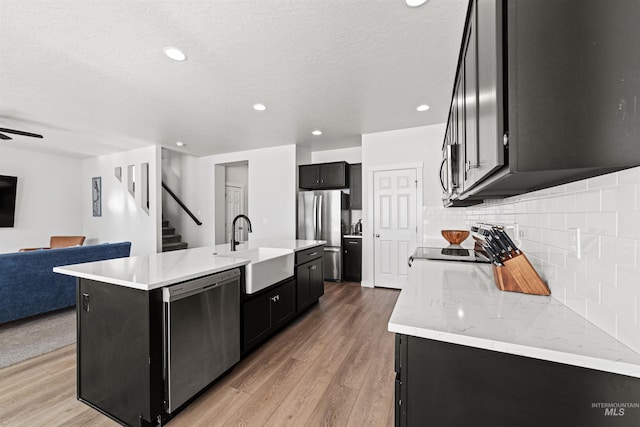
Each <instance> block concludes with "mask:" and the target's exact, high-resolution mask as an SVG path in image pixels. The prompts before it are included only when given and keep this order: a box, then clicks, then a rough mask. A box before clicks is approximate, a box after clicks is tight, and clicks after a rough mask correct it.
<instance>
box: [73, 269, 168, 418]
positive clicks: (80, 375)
mask: <svg viewBox="0 0 640 427" xmlns="http://www.w3.org/2000/svg"><path fill="white" fill-rule="evenodd" d="M76 301H77V320H78V322H77V327H78V344H77V358H78V360H77V364H78V366H77V385H78V387H77V393H78V394H77V395H78V399H79V400H80V401H82V402H84V403H86V404H88V405H90V406H92V407H93V408H95V409H97V410H99V411H100V412H102V413H104V414H105V415H107V416H109V417H110V418H113V419H115V420H116V421H118V422H120V423H123V424H126V425H131V426H146V425H156V423H157V422H158V420H159V419H162V417H163V414H164V399H163V393H164V391H163V381H162V376H163V367H162V293H161V290H160V289H158V290H155V291H142V290H138V289H132V288H127V287H124V286H114V285H112V284H107V283H102V282H97V281H94V280H90V279H79V284H78V286H77V300H76Z"/></svg>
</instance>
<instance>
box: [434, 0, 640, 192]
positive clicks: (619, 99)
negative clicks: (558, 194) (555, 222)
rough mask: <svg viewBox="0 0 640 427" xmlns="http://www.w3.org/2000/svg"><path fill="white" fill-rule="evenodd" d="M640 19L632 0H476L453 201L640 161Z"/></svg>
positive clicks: (457, 96) (459, 97)
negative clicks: (639, 41) (638, 42)
mask: <svg viewBox="0 0 640 427" xmlns="http://www.w3.org/2000/svg"><path fill="white" fill-rule="evenodd" d="M639 21H640V3H638V2H637V1H635V0H620V1H616V2H613V3H612V2H605V1H602V0H586V1H579V0H558V1H553V2H548V1H544V0H510V1H504V0H472V1H470V3H469V9H468V14H467V21H466V24H465V32H464V37H463V42H462V45H461V49H460V55H459V60H458V70H457V75H456V79H455V80H454V90H453V96H452V103H451V110H450V114H449V118H448V126H447V132H446V136H445V144H451V145H456V149H457V153H458V165H457V167H456V165H452V168H454V169H456V170H458V171H459V174H460V182H459V185H458V188H456V194H454V197H453V199H456V198H457V199H458V200H467V201H472V200H474V199H475V200H482V199H485V198H493V197H507V196H512V195H516V194H521V193H525V192H529V191H534V190H538V189H541V188H546V187H550V186H554V185H559V184H563V183H567V182H571V181H576V180H580V179H584V178H588V177H592V176H597V175H601V174H604V173H609V172H613V171H616V170H621V169H625V168H629V167H634V166H638V165H640V144H638V141H639V140H640V118H639V117H640V115H639V114H637V111H636V110H637V108H636V107H635V105H636V104H637V103H636V102H635V101H634V100H635V99H638V97H639V96H640V83H638V82H640V56H639V55H636V54H634V52H636V50H637V48H636V46H635V45H636V40H637V28H636V24H635V23H637V22H639ZM443 151H444V150H443ZM441 172H442V171H441Z"/></svg>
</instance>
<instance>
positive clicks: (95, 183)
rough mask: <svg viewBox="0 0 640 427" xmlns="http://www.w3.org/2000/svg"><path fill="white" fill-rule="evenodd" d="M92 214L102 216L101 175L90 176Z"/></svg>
mask: <svg viewBox="0 0 640 427" xmlns="http://www.w3.org/2000/svg"><path fill="white" fill-rule="evenodd" d="M91 200H92V207H93V216H102V177H100V176H95V177H93V178H91Z"/></svg>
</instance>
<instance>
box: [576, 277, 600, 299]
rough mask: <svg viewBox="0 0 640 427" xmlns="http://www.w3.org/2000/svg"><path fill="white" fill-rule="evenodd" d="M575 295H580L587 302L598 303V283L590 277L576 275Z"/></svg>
mask: <svg viewBox="0 0 640 427" xmlns="http://www.w3.org/2000/svg"><path fill="white" fill-rule="evenodd" d="M575 284H576V285H575V289H576V293H579V294H580V295H582V296H583V297H584V298H585V299H587V300H588V301H593V302H596V303H598V304H599V303H600V283H599V282H598V281H597V280H594V279H593V278H591V277H590V276H587V275H582V274H576V281H575Z"/></svg>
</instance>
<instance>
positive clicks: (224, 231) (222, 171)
mask: <svg viewBox="0 0 640 427" xmlns="http://www.w3.org/2000/svg"><path fill="white" fill-rule="evenodd" d="M249 191H250V189H249V162H248V161H240V162H232V163H220V164H216V165H215V190H214V193H215V196H214V205H215V206H214V211H215V232H214V233H215V234H214V235H215V244H216V245H219V244H223V243H229V242H230V241H231V223H232V222H233V218H235V217H236V215H239V214H245V215H247V214H248V211H249ZM238 229H239V230H240V232H239V233H238V232H237V231H238V230H236V232H237V234H236V241H239V242H240V241H246V240H248V229H247V228H246V225H245V224H244V222H242V223H241V224H240V225H239V227H238Z"/></svg>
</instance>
